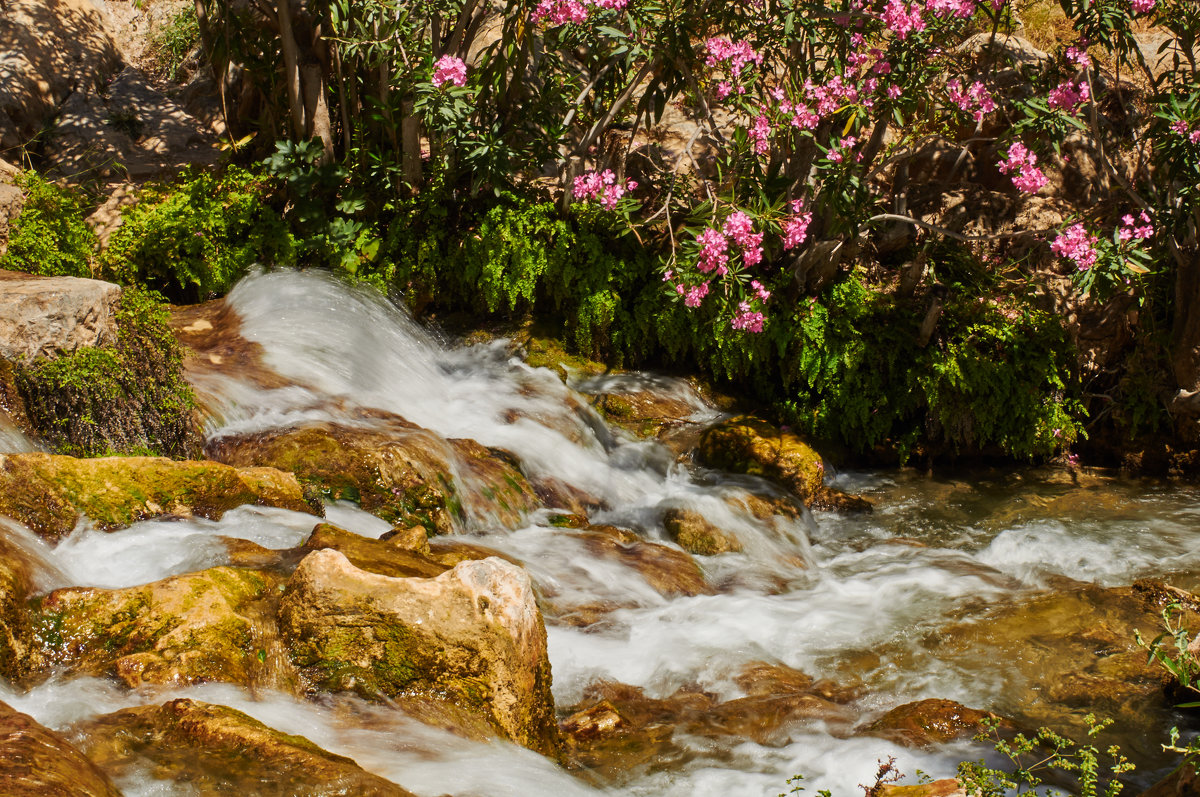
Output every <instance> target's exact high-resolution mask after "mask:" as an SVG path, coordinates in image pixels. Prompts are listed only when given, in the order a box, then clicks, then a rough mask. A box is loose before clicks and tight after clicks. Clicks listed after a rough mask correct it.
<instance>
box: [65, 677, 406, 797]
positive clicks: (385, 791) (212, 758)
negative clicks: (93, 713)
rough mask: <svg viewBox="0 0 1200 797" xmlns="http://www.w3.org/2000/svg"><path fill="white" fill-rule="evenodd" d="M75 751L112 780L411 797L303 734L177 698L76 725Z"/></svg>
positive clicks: (315, 795)
mask: <svg viewBox="0 0 1200 797" xmlns="http://www.w3.org/2000/svg"><path fill="white" fill-rule="evenodd" d="M76 731H77V733H78V735H79V736H80V737H81V742H80V746H81V747H82V748H83V750H84V751H85V752H86V753H87V755H88V757H89V758H90V759H91V760H93V761H95V762H96V763H97V764H98V765H99V766H100V768H101V769H103V770H105V771H106V772H108V773H109V774H110V775H112V776H113V777H115V778H122V777H127V776H129V775H133V774H135V773H138V772H139V771H144V769H145V767H146V765H147V763H150V764H151V765H152V766H153V769H154V774H155V776H156V777H158V778H162V779H166V780H173V781H177V782H184V783H187V784H189V786H190V787H191V788H193V789H195V790H196V792H197V793H200V794H244V795H284V794H286V795H289V797H412V795H411V793H410V792H408V791H407V790H405V789H403V788H401V787H400V786H397V785H396V784H394V783H392V782H391V781H388V780H385V779H383V778H381V777H379V776H378V775H373V774H371V773H370V772H367V771H366V770H364V769H363V768H362V767H360V766H359V765H358V764H356V763H355V762H354V761H353V760H352V759H349V758H346V757H345V756H340V755H335V754H333V753H330V752H328V751H326V750H323V749H322V748H320V747H318V746H317V745H315V744H313V743H312V742H311V741H309V740H308V739H306V738H304V737H303V736H293V735H291V734H286V733H283V732H282V731H278V730H275V729H273V728H270V727H268V726H266V725H264V724H263V723H261V722H259V721H258V720H256V719H254V718H253V717H250V716H249V715H247V714H244V713H242V712H241V711H238V710H236V709H232V708H229V707H227V706H219V705H214V704H212V703H202V702H200V701H198V700H189V699H186V698H179V699H176V700H171V701H168V702H167V703H164V704H163V705H161V706H139V707H137V708H127V709H123V710H121V711H117V712H114V713H112V714H107V715H105V716H102V717H99V718H97V719H94V720H90V721H88V722H85V723H82V724H81V725H79V726H78V727H77V728H76Z"/></svg>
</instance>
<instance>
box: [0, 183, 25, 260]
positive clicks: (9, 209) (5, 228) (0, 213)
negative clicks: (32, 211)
mask: <svg viewBox="0 0 1200 797" xmlns="http://www.w3.org/2000/svg"><path fill="white" fill-rule="evenodd" d="M24 207H25V192H23V191H22V190H21V189H20V188H18V187H17V186H16V185H15V184H14V183H12V182H9V178H7V177H6V176H5V174H4V173H3V171H2V170H0V257H4V253H5V252H7V251H8V236H9V229H10V228H11V227H12V223H13V222H14V221H16V219H17V216H20V215H21V209H22V208H24Z"/></svg>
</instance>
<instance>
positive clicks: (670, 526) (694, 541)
mask: <svg viewBox="0 0 1200 797" xmlns="http://www.w3.org/2000/svg"><path fill="white" fill-rule="evenodd" d="M663 528H664V529H665V530H666V532H667V536H669V537H670V538H671V539H672V540H674V541H675V542H677V543H679V546H680V547H681V548H683V550H685V551H687V552H688V553H694V554H696V555H698V556H713V555H715V554H719V553H728V552H730V551H740V550H742V544H741V543H740V542H738V538H737V536H736V535H734V534H732V533H731V532H728V531H725V530H724V529H722V528H720V527H718V526H716V525H715V524H713V523H711V522H709V520H708V519H707V518H705V517H704V515H702V514H700V513H699V512H697V511H695V510H694V509H668V510H667V513H666V514H665V515H663Z"/></svg>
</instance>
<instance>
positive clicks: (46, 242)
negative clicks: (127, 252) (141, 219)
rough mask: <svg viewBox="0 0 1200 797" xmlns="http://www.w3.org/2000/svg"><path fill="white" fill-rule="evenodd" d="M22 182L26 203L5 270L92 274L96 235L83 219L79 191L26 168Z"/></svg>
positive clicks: (2, 261) (2, 260)
mask: <svg viewBox="0 0 1200 797" xmlns="http://www.w3.org/2000/svg"><path fill="white" fill-rule="evenodd" d="M17 186H18V187H19V188H20V189H21V190H22V191H23V192H24V193H25V205H24V207H23V208H22V210H21V215H19V216H18V217H17V218H16V220H15V221H14V222H13V223H12V226H11V227H10V229H9V236H8V250H7V251H6V252H5V253H4V255H3V256H0V269H13V270H16V271H25V272H29V273H30V274H42V275H45V276H68V277H89V276H91V269H90V263H91V259H92V256H93V254H94V252H95V248H96V236H95V233H93V232H92V229H91V227H89V226H88V225H87V222H86V221H84V215H85V213H86V207H85V202H84V199H83V197H82V196H81V195H80V194H79V192H78V191H76V190H75V189H71V188H65V187H61V186H58V185H56V184H54V183H52V182H50V181H49V180H46V179H45V178H43V177H40V176H38V175H37V174H36V173H34V172H24V173H22V174H21V175H20V176H19V177H18V178H17Z"/></svg>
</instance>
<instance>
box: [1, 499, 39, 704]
mask: <svg viewBox="0 0 1200 797" xmlns="http://www.w3.org/2000/svg"><path fill="white" fill-rule="evenodd" d="M2 522H3V521H0V523H2ZM4 533H5V532H4V528H3V526H2V525H0V678H4V679H6V680H8V681H9V682H14V683H15V682H17V681H19V680H20V679H21V678H22V676H23V674H24V672H25V670H26V668H27V667H28V658H27V657H28V653H29V645H30V627H29V614H28V611H27V610H26V605H25V604H26V600H27V599H28V597H29V593H30V586H31V584H32V572H31V570H30V568H29V566H28V564H27V563H26V562H25V560H24V558H23V557H22V556H21V553H20V551H19V550H18V549H17V547H16V546H14V545H12V544H11V543H9V542H8V540H7V539H6V538H5V537H4V536H3V535H4Z"/></svg>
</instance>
